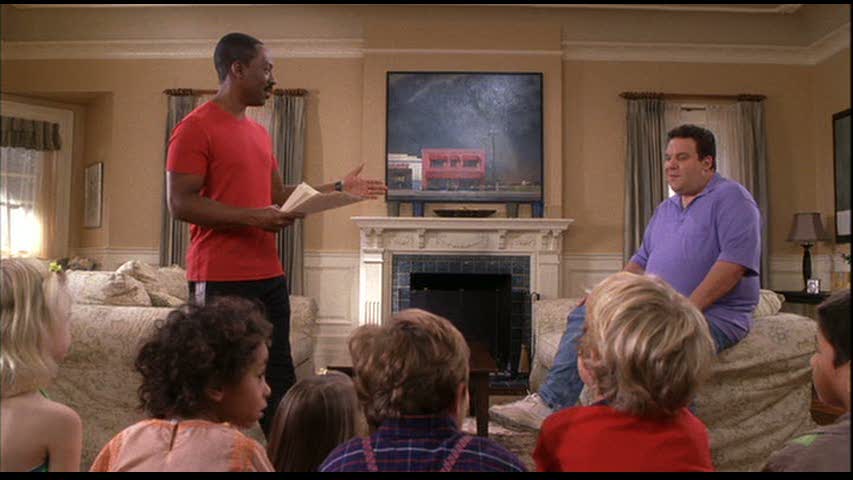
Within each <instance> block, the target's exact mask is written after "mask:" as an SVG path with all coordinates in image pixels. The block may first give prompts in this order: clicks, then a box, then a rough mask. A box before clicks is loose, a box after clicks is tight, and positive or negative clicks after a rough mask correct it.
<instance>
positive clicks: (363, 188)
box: [344, 163, 388, 199]
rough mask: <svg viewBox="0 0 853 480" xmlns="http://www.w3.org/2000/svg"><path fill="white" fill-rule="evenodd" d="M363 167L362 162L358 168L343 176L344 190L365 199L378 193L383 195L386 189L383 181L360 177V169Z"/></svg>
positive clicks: (371, 197) (374, 196) (376, 195)
mask: <svg viewBox="0 0 853 480" xmlns="http://www.w3.org/2000/svg"><path fill="white" fill-rule="evenodd" d="M363 168H364V164H363V163H362V164H361V165H359V166H358V168H356V169H355V170H353V171H351V172H349V173H348V174H347V175H346V176H345V177H344V191H345V192H347V193H350V194H353V195H357V196H359V197H362V198H366V199H374V198H376V197H378V196H380V195H385V192H387V191H388V187H386V186H385V182H383V181H381V180H370V179H366V178H362V177H361V170H362V169H363Z"/></svg>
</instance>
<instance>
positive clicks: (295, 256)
mask: <svg viewBox="0 0 853 480" xmlns="http://www.w3.org/2000/svg"><path fill="white" fill-rule="evenodd" d="M306 100H307V92H306V91H305V90H286V91H285V92H284V95H276V96H275V115H274V124H273V132H272V136H273V144H274V145H275V153H276V157H277V158H278V167H279V171H280V172H281V176H282V178H283V179H284V183H285V185H297V184H299V183H301V182H302V178H303V174H304V162H305V123H306V109H305V104H306ZM278 250H279V255H280V257H281V264H282V267H283V268H284V271H285V272H286V273H287V277H288V284H289V285H290V293H292V294H294V295H301V294H302V293H303V288H304V286H303V268H304V244H303V225H302V220H296V221H295V222H294V223H293V225H292V226H291V227H290V228H286V229H284V230H283V231H282V233H281V234H280V235H279V238H278Z"/></svg>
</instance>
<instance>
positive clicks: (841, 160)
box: [832, 108, 850, 243]
mask: <svg viewBox="0 0 853 480" xmlns="http://www.w3.org/2000/svg"><path fill="white" fill-rule="evenodd" d="M832 143H833V147H832V148H833V153H834V155H835V162H834V163H835V242H836V243H850V109H849V108H848V109H847V110H844V111H843V112H838V113H836V114H835V115H833V116H832Z"/></svg>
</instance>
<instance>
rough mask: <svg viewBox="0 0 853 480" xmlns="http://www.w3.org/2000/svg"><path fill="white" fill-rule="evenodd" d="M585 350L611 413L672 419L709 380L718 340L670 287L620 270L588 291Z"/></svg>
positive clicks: (581, 348) (587, 363)
mask: <svg viewBox="0 0 853 480" xmlns="http://www.w3.org/2000/svg"><path fill="white" fill-rule="evenodd" d="M579 352H580V355H581V358H582V359H583V363H584V366H585V367H586V369H587V370H588V371H589V372H590V374H591V376H592V377H593V380H594V382H595V385H594V386H595V390H596V393H597V394H598V395H599V396H600V397H601V398H602V399H603V400H605V401H606V402H608V404H609V405H610V406H611V407H613V408H615V409H617V410H620V411H623V412H628V413H630V414H633V415H638V416H644V417H670V416H672V415H674V414H675V413H676V412H678V410H680V409H681V408H683V407H685V406H687V405H688V404H689V403H690V401H691V400H692V399H693V396H694V395H695V393H696V391H697V389H698V388H699V386H700V385H701V383H702V381H703V380H704V379H705V377H706V375H707V373H708V366H709V365H710V363H711V361H712V359H713V356H714V340H713V338H712V337H711V333H710V330H709V328H708V324H707V321H706V320H705V317H704V316H703V315H702V313H701V312H700V311H699V309H697V308H696V307H695V306H694V305H693V304H692V303H690V301H689V300H688V299H687V298H685V297H684V296H683V295H681V294H680V293H678V292H677V291H675V289H673V288H672V287H671V286H669V285H668V284H667V283H666V282H664V281H663V280H660V279H659V278H656V277H651V276H645V275H635V274H632V273H627V272H622V273H617V274H615V275H612V276H610V277H608V278H607V279H605V280H604V281H603V282H601V283H600V284H599V285H598V286H596V287H595V288H594V289H593V290H592V292H591V293H590V295H589V299H588V300H587V316H586V326H585V331H584V334H583V336H582V337H581V340H580V345H579Z"/></svg>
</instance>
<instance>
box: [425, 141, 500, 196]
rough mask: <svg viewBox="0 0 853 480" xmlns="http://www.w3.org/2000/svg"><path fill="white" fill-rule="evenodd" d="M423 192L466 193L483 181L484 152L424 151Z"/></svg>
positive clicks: (470, 149)
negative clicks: (463, 191) (455, 191)
mask: <svg viewBox="0 0 853 480" xmlns="http://www.w3.org/2000/svg"><path fill="white" fill-rule="evenodd" d="M421 158H422V159H423V187H422V188H423V189H424V190H467V189H471V188H472V187H476V186H479V185H482V184H483V182H484V181H485V179H486V151H485V150H483V149H477V148H424V149H422V150H421Z"/></svg>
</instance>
